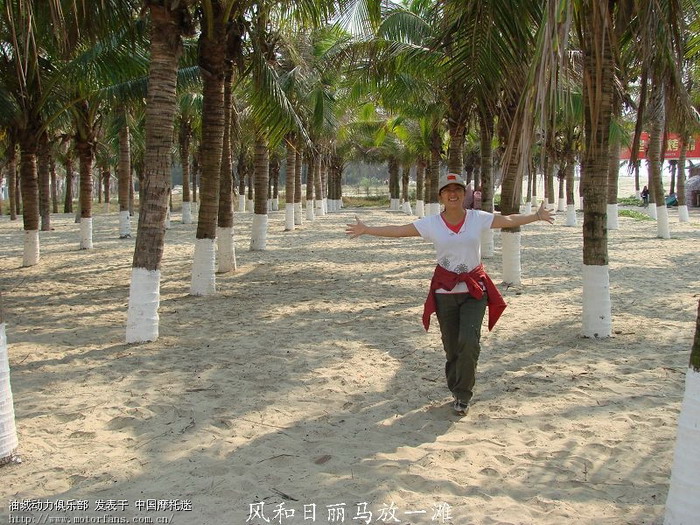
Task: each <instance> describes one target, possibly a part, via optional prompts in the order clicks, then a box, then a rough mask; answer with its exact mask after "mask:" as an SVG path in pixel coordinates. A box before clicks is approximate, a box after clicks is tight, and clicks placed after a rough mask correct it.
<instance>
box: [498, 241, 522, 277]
mask: <svg viewBox="0 0 700 525" xmlns="http://www.w3.org/2000/svg"><path fill="white" fill-rule="evenodd" d="M501 257H502V259H503V272H502V274H503V282H504V283H507V284H510V285H513V286H520V278H521V269H520V232H517V233H513V232H502V233H501Z"/></svg>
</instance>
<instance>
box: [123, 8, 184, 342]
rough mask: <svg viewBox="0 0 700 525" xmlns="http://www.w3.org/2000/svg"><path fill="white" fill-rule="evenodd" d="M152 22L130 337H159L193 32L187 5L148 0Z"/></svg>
mask: <svg viewBox="0 0 700 525" xmlns="http://www.w3.org/2000/svg"><path fill="white" fill-rule="evenodd" d="M145 6H146V8H147V9H148V12H149V13H150V16H151V18H150V22H151V37H150V43H151V62H150V70H149V82H148V95H147V106H146V149H145V159H144V177H143V185H142V186H143V200H142V201H141V206H140V212H139V224H138V232H137V235H136V247H135V249H134V259H133V265H132V271H131V287H130V289H129V311H128V318H127V326H126V341H127V342H129V343H133V342H142V341H154V340H156V339H158V307H159V304H160V262H161V259H162V256H163V241H164V237H165V217H166V215H167V210H168V196H169V193H170V163H171V149H172V142H173V128H174V120H175V109H176V105H177V99H176V87H177V71H178V60H179V57H180V54H181V53H182V38H183V36H184V35H187V34H190V33H191V32H192V29H193V27H192V25H191V16H190V12H189V4H188V3H187V2H173V3H167V4H166V5H163V2H160V1H157V0H146V3H145Z"/></svg>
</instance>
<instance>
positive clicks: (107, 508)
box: [0, 193, 700, 525]
mask: <svg viewBox="0 0 700 525" xmlns="http://www.w3.org/2000/svg"><path fill="white" fill-rule="evenodd" d="M621 195H622V193H621ZM355 213H358V214H359V215H360V216H361V217H362V218H363V219H364V220H366V221H368V222H370V223H372V224H401V223H405V222H408V221H409V220H410V219H408V218H407V217H406V216H405V215H403V214H401V213H397V212H389V211H386V210H380V209H369V210H368V209H362V210H351V209H348V210H343V211H341V212H337V213H332V214H329V215H327V216H325V217H319V218H317V219H316V220H315V221H314V222H313V223H310V222H308V221H305V222H304V225H303V226H302V227H301V228H299V229H297V231H295V232H287V233H285V232H283V231H282V229H283V227H284V214H283V212H273V213H272V214H271V217H270V227H269V237H268V249H267V251H265V252H251V251H249V250H248V245H249V235H250V225H251V217H252V216H251V215H250V214H236V217H235V223H236V250H237V259H238V270H237V271H235V272H232V273H229V274H225V275H218V276H217V284H218V289H219V291H218V293H217V294H216V295H215V296H210V297H192V296H190V295H188V292H189V283H190V271H191V261H192V254H193V239H194V232H195V229H196V226H195V225H182V224H180V222H179V215H175V216H174V217H173V222H172V229H170V230H169V231H168V233H167V239H166V249H165V256H164V260H163V268H162V273H163V277H162V286H161V294H162V295H161V308H160V334H161V337H160V339H159V340H158V341H156V342H153V343H147V344H138V345H127V344H125V343H124V342H123V341H124V335H125V324H126V311H127V303H128V290H129V279H130V269H131V258H132V253H133V246H134V240H133V239H131V240H119V239H118V220H117V215H116V213H112V214H109V215H104V214H102V215H97V216H96V218H95V225H94V227H95V235H94V239H95V248H94V249H93V250H91V251H80V250H78V249H77V248H78V242H79V230H78V226H77V225H76V224H74V223H73V217H72V216H67V215H58V216H55V217H54V218H53V225H54V228H55V231H53V232H50V233H42V234H41V249H42V259H41V262H40V264H39V265H38V266H36V267H33V268H20V264H21V249H22V248H21V247H22V232H21V221H19V222H14V223H10V221H9V220H8V219H7V217H2V218H0V246H2V250H1V254H0V255H1V259H0V288H1V289H2V291H3V295H4V309H5V319H6V323H7V337H8V341H9V353H10V365H11V370H12V389H13V392H14V403H15V411H16V416H17V427H18V432H19V440H20V449H19V454H20V455H21V458H22V463H21V464H12V465H9V466H5V467H3V468H2V469H1V470H0V475H1V477H2V483H0V501H1V502H2V503H1V505H2V514H1V515H2V516H3V517H2V519H3V520H7V522H14V523H17V522H18V521H16V520H18V519H20V518H24V519H26V520H27V521H25V522H26V523H40V522H42V521H41V520H44V521H43V522H46V523H51V522H54V523H56V522H63V523H79V522H90V523H98V522H101V523H116V522H118V520H120V519H122V518H123V520H126V521H127V522H129V523H157V522H160V523H178V524H211V525H219V524H221V525H223V524H236V525H239V524H241V525H242V524H245V523H251V524H258V525H262V524H265V523H268V522H269V523H288V524H302V523H303V524H306V523H323V524H325V523H367V522H368V521H371V522H372V523H374V522H378V523H401V524H427V523H451V524H454V525H464V524H538V525H540V524H544V525H548V524H551V525H555V524H556V525H560V524H562V523H575V524H596V525H599V524H635V525H636V524H652V523H653V524H657V523H661V520H662V517H663V511H664V503H665V499H666V494H667V490H668V482H669V478H670V467H671V462H672V455H673V448H674V440H675V431H676V420H677V417H678V412H679V408H680V401H681V397H682V394H683V380H684V373H685V370H686V368H687V362H688V357H689V351H690V346H691V340H692V335H693V330H694V322H695V313H696V306H697V301H698V294H699V291H698V286H697V281H696V280H697V271H698V262H700V261H699V257H698V251H697V247H698V237H699V236H698V230H699V228H700V213H698V212H697V210H696V211H694V212H693V213H692V215H691V222H690V223H686V224H680V223H679V222H678V219H677V213H676V211H675V210H672V211H671V213H670V215H671V227H672V235H673V238H672V239H671V240H661V239H657V238H656V226H655V223H654V222H651V221H648V222H645V221H638V220H634V219H630V218H620V228H619V230H616V231H612V232H610V242H609V245H610V248H609V251H610V278H611V295H612V304H613V314H614V315H613V328H614V332H615V337H613V338H610V339H607V340H588V339H583V338H582V337H580V330H581V286H582V283H581V267H582V262H581V253H582V240H581V223H580V221H581V214H579V225H578V227H576V228H567V227H564V226H563V217H559V220H558V223H559V224H555V225H553V226H549V225H546V224H544V223H539V224H535V225H530V226H527V227H525V229H524V231H523V237H522V248H523V249H522V267H523V285H522V286H521V287H518V288H509V289H506V288H505V287H503V293H504V296H505V298H506V301H507V303H508V305H509V306H508V308H507V309H506V312H505V313H504V315H503V317H502V318H501V321H500V322H499V324H498V325H497V326H496V328H495V330H494V331H493V332H491V333H487V332H486V331H485V333H484V336H483V350H482V357H481V362H480V367H479V375H478V378H477V389H476V394H475V398H474V404H473V406H472V408H471V411H470V413H469V414H468V416H466V417H464V418H459V417H457V416H455V415H453V413H452V411H451V409H450V406H449V399H450V398H449V395H448V394H449V393H448V392H447V389H446V387H445V384H444V377H443V366H444V359H443V351H442V347H441V343H440V338H439V332H438V329H437V323H436V322H435V320H433V325H432V326H431V329H430V332H428V333H425V332H424V331H423V328H422V326H421V323H420V312H421V308H422V303H423V300H424V298H425V294H426V291H427V285H428V282H429V279H430V276H431V273H432V268H433V265H434V263H433V255H432V254H433V252H432V246H431V245H429V244H427V243H424V242H423V241H421V240H420V239H376V238H362V239H358V240H352V241H351V240H348V239H346V238H345V236H344V234H343V229H344V224H345V223H346V222H349V221H350V220H351V219H352V217H353V215H354V214H355ZM133 227H134V228H135V222H134V223H133ZM499 257H500V238H499V234H498V233H497V234H496V257H495V258H492V259H487V260H485V263H486V265H487V268H488V270H489V272H490V273H491V275H492V277H493V278H494V281H496V282H499V279H500V258H499ZM71 500H78V502H76V501H72V502H71ZM61 502H66V505H68V506H69V508H71V509H73V510H68V511H62V510H60V509H61ZM79 502H84V503H79ZM71 505H72V506H71ZM79 505H86V506H87V507H89V510H82V507H80V506H79ZM26 508H29V509H33V510H22V509H26ZM183 508H184V509H185V510H183ZM312 511H315V514H312ZM292 512H293V513H294V514H293V515H292ZM8 513H9V516H8ZM370 513H371V516H370ZM49 518H58V519H53V521H51V520H50V519H49ZM88 519H89V520H90V521H87V520H88ZM60 520H63V521H60ZM96 520H99V521H96ZM110 520H112V521H110ZM149 520H150V521H149ZM265 520H269V521H265Z"/></svg>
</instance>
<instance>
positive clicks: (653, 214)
mask: <svg viewBox="0 0 700 525" xmlns="http://www.w3.org/2000/svg"><path fill="white" fill-rule="evenodd" d="M647 214H648V215H649V217H651V218H652V219H654V220H656V204H651V203H650V204H649V206H648V207H647Z"/></svg>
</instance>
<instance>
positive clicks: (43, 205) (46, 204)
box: [37, 132, 51, 232]
mask: <svg viewBox="0 0 700 525" xmlns="http://www.w3.org/2000/svg"><path fill="white" fill-rule="evenodd" d="M38 160H39V166H38V172H37V173H38V183H39V216H40V217H41V231H43V232H48V231H51V172H50V167H49V144H48V136H47V134H46V132H42V133H41V134H40V135H39V154H38Z"/></svg>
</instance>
